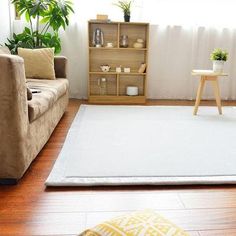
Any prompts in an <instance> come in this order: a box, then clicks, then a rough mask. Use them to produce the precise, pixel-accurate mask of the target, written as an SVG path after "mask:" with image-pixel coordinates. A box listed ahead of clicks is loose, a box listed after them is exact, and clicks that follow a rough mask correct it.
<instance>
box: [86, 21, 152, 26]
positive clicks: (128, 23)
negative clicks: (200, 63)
mask: <svg viewBox="0 0 236 236" xmlns="http://www.w3.org/2000/svg"><path fill="white" fill-rule="evenodd" d="M88 22H89V23H92V24H121V25H149V23H147V22H122V21H106V20H104V21H102V20H89V21H88Z"/></svg>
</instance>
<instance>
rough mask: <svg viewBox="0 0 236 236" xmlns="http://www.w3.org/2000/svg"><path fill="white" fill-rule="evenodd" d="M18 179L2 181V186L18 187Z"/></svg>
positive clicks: (0, 183)
mask: <svg viewBox="0 0 236 236" xmlns="http://www.w3.org/2000/svg"><path fill="white" fill-rule="evenodd" d="M17 182H18V179H0V185H16V184H17Z"/></svg>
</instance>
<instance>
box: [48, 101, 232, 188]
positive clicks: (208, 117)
mask: <svg viewBox="0 0 236 236" xmlns="http://www.w3.org/2000/svg"><path fill="white" fill-rule="evenodd" d="M192 112H193V107H182V106H181V107H180V106H177V107H173V106H171V107H170V106H169V107H166V106H95V105H82V106H81V107H80V110H79V112H78V113H77V115H76V117H75V119H74V121H73V123H72V125H71V128H70V130H69V133H68V135H67V138H66V141H65V144H64V146H63V149H62V151H61V153H60V155H59V157H58V159H57V161H56V163H55V165H54V167H53V170H52V172H51V173H50V175H49V177H48V179H47V181H46V185H47V186H76V185H77V186H86V185H123V184H131V185H134V184H157V185H164V184H219V183H228V184H230V183H236V108H234V107H224V108H223V113H224V114H223V115H222V116H220V115H218V111H217V108H216V107H200V108H199V112H198V114H199V115H198V116H193V115H192Z"/></svg>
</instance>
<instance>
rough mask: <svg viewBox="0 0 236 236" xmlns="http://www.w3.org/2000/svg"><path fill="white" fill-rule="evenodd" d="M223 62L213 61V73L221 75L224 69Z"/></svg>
mask: <svg viewBox="0 0 236 236" xmlns="http://www.w3.org/2000/svg"><path fill="white" fill-rule="evenodd" d="M224 62H225V61H213V71H214V72H216V73H222V72H223V69H224Z"/></svg>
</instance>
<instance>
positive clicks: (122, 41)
mask: <svg viewBox="0 0 236 236" xmlns="http://www.w3.org/2000/svg"><path fill="white" fill-rule="evenodd" d="M128 46H129V38H128V35H121V37H120V47H121V48H127V47H128Z"/></svg>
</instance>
